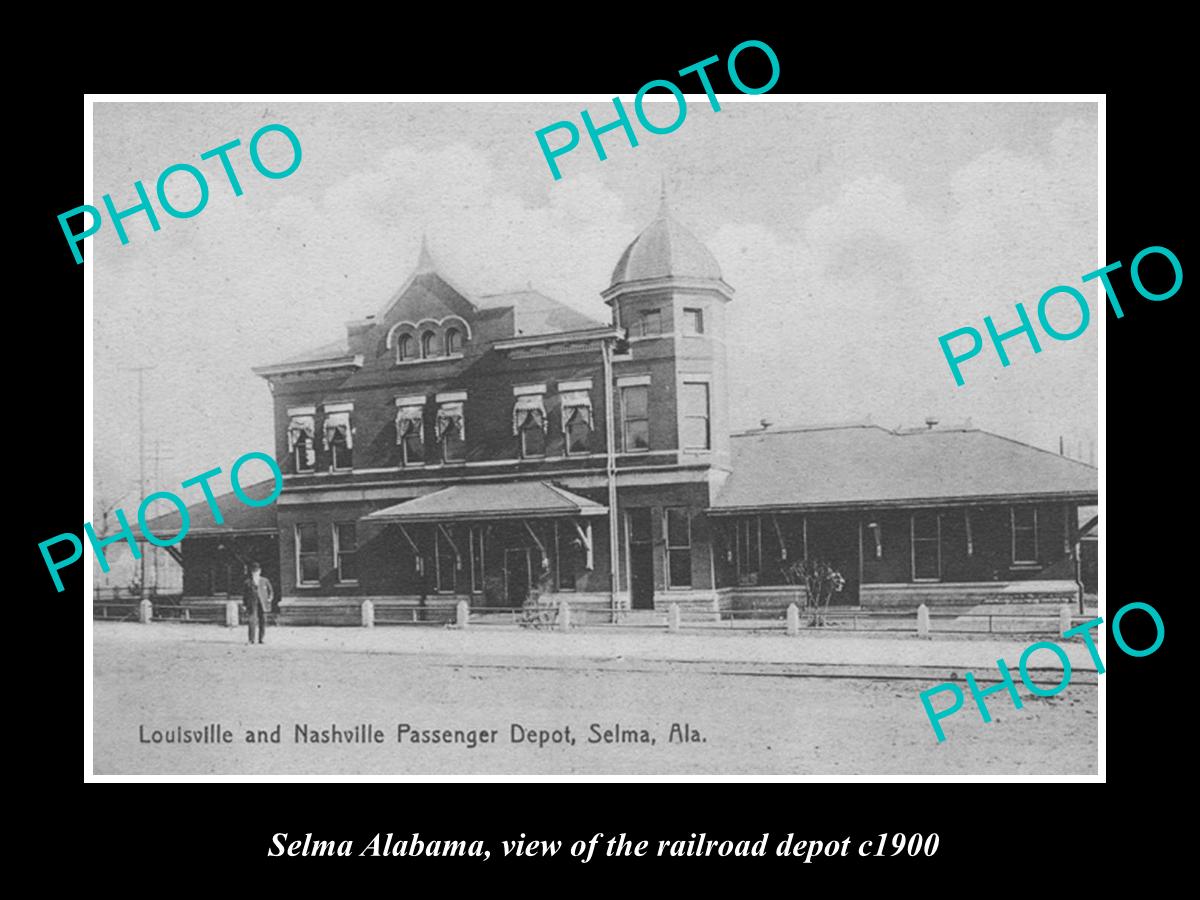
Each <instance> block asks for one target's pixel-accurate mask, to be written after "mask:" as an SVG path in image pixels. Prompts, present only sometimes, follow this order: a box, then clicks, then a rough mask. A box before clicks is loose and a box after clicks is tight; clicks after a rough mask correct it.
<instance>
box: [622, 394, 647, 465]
mask: <svg viewBox="0 0 1200 900" xmlns="http://www.w3.org/2000/svg"><path fill="white" fill-rule="evenodd" d="M621 419H622V426H623V433H624V438H625V452H626V453H638V452H641V451H643V450H649V449H650V388H649V387H648V386H647V385H644V384H638V385H631V386H630V387H623V388H621Z"/></svg>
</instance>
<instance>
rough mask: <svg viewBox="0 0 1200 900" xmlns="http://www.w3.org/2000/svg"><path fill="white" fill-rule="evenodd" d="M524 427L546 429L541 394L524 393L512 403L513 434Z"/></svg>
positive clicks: (543, 401)
mask: <svg viewBox="0 0 1200 900" xmlns="http://www.w3.org/2000/svg"><path fill="white" fill-rule="evenodd" d="M525 428H540V429H541V430H542V431H543V432H545V430H546V403H545V397H543V396H542V395H541V394H524V395H522V396H520V397H518V398H517V401H516V403H514V404H513V436H514V437H515V436H516V435H519V434H520V433H521V430H522V429H525Z"/></svg>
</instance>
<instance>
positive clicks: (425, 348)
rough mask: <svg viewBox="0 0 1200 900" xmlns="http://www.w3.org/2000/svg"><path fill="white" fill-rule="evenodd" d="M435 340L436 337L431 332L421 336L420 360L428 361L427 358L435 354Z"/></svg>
mask: <svg viewBox="0 0 1200 900" xmlns="http://www.w3.org/2000/svg"><path fill="white" fill-rule="evenodd" d="M436 340H437V335H436V334H434V333H433V332H432V331H427V332H425V333H424V334H423V335H421V358H422V359H429V357H431V356H433V355H434V354H436V353H437V347H436V345H435V341H436Z"/></svg>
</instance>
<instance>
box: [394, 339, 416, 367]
mask: <svg viewBox="0 0 1200 900" xmlns="http://www.w3.org/2000/svg"><path fill="white" fill-rule="evenodd" d="M412 358H413V339H412V335H409V334H402V335H400V339H399V340H398V341H396V362H404V361H405V360H407V359H412Z"/></svg>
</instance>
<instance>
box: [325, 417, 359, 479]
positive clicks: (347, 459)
mask: <svg viewBox="0 0 1200 900" xmlns="http://www.w3.org/2000/svg"><path fill="white" fill-rule="evenodd" d="M325 446H327V447H328V448H329V456H330V459H329V466H330V468H331V469H349V468H352V467H353V465H354V459H353V455H352V454H353V450H354V436H353V430H352V429H351V427H350V413H349V411H348V410H337V411H332V412H326V413H325Z"/></svg>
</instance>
